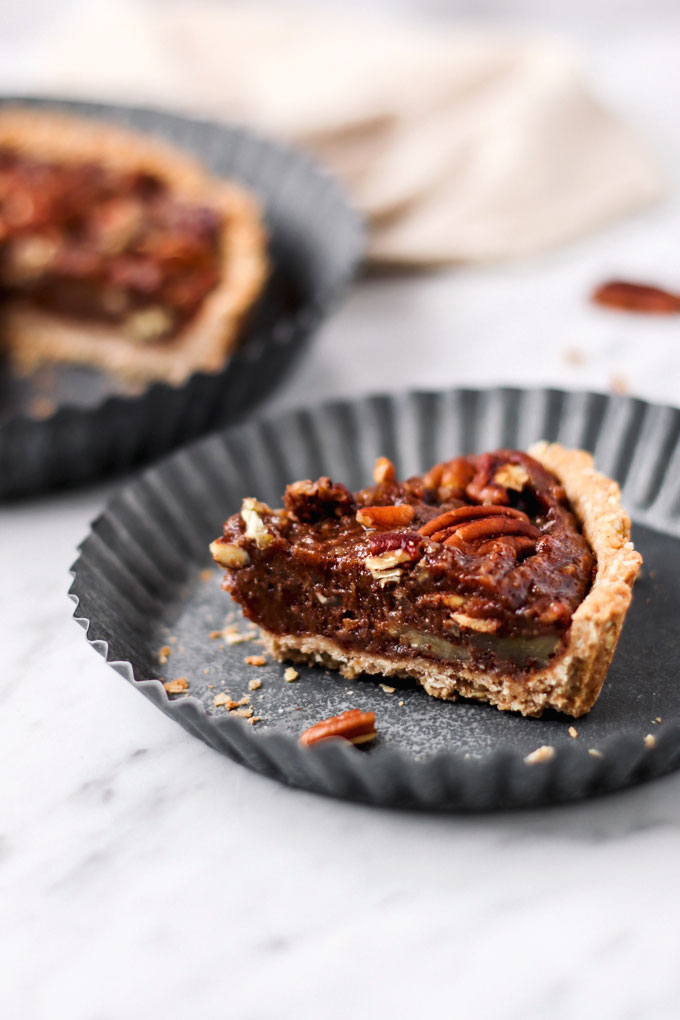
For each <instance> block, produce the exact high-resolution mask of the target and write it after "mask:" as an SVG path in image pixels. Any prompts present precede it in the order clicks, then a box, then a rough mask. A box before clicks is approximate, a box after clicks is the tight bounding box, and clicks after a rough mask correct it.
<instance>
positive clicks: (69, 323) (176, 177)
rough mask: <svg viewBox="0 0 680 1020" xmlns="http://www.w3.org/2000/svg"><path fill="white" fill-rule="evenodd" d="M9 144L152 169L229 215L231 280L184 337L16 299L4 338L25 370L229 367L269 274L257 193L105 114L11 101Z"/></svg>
mask: <svg viewBox="0 0 680 1020" xmlns="http://www.w3.org/2000/svg"><path fill="white" fill-rule="evenodd" d="M0 145H9V146H12V147H13V148H16V149H17V150H19V151H20V152H24V153H26V154H27V155H31V156H34V157H36V158H37V159H46V160H55V161H58V162H69V161H77V162H82V161H85V160H93V161H96V162H98V163H103V164H104V165H106V166H109V167H111V168H113V169H117V170H125V171H130V170H147V171H149V172H150V173H153V174H156V175H157V176H159V177H160V178H161V179H162V180H164V181H165V182H166V183H167V184H168V187H169V189H170V190H171V191H172V192H173V194H175V195H176V196H177V197H179V198H184V199H186V200H187V201H195V202H200V203H202V204H204V205H208V206H210V207H212V208H214V209H215V210H217V212H219V213H220V214H221V215H222V216H223V217H224V219H225V229H224V231H223V238H222V259H221V282H220V283H219V285H218V286H217V287H216V288H215V289H214V290H213V291H211V293H210V294H209V295H208V297H207V298H206V299H205V301H204V302H203V304H202V305H201V308H200V309H199V311H198V313H197V314H196V316H194V318H193V319H192V320H191V323H190V324H189V325H188V326H186V327H185V328H184V329H183V330H182V331H181V332H180V333H179V334H178V335H177V336H176V337H173V338H170V339H169V340H165V341H162V342H157V343H154V344H147V345H142V344H140V343H135V342H134V341H133V340H131V339H130V338H129V337H126V336H124V335H123V334H122V333H121V332H120V330H118V329H116V328H115V327H112V326H108V325H102V324H92V323H81V322H78V321H76V320H75V319H73V320H71V319H66V318H62V317H57V316H56V315H50V314H49V313H46V312H43V311H40V310H38V309H36V308H32V307H31V306H30V305H28V304H25V303H22V302H19V301H16V302H14V301H10V302H7V303H6V304H5V305H4V307H3V317H2V343H3V345H4V346H5V347H7V348H8V349H9V351H10V354H11V357H12V360H13V362H14V363H15V364H16V365H17V366H18V367H19V369H20V370H22V371H31V370H32V369H33V368H35V367H36V366H37V365H38V364H40V363H41V362H45V361H67V362H77V363H81V364H89V365H94V366H96V367H98V368H101V369H104V370H106V371H110V372H114V373H115V374H116V375H119V376H122V377H124V378H126V379H130V380H133V381H141V382H147V381H152V380H164V381H166V382H170V383H175V384H178V383H181V382H183V381H184V380H185V379H186V378H187V376H189V375H190V374H191V373H193V372H197V371H204V372H216V371H218V370H219V369H220V368H222V367H223V365H224V362H225V360H226V358H227V357H228V355H229V353H230V352H231V350H232V349H233V348H234V346H235V344H236V342H237V339H238V334H239V329H240V326H241V323H242V321H243V318H244V316H245V314H246V313H247V312H248V310H249V309H250V307H251V306H252V304H253V302H254V301H255V299H256V298H257V296H258V294H259V293H260V291H261V289H262V286H263V284H264V280H265V278H266V275H267V256H266V235H265V231H264V227H263V225H262V221H261V216H260V210H259V208H258V206H257V203H256V201H255V199H254V198H253V197H252V196H251V195H250V194H249V193H248V192H247V191H245V190H244V189H243V188H241V187H239V186H238V185H236V184H233V183H232V182H230V181H222V180H217V179H216V178H212V177H209V176H207V175H206V174H205V172H204V171H203V170H202V168H201V167H200V165H199V164H198V163H197V162H195V161H194V160H193V159H192V158H191V157H189V156H187V155H185V154H184V153H182V152H180V151H179V150H177V149H175V148H174V147H173V146H171V145H169V144H166V143H163V142H160V141H157V140H154V139H149V138H145V137H143V136H142V135H138V134H135V133H133V132H131V131H127V130H125V129H124V128H121V127H118V126H117V125H113V124H106V123H103V122H99V121H90V120H86V119H78V118H74V117H69V116H65V115H62V114H56V113H45V112H40V111H33V110H25V109H14V108H11V109H10V108H8V109H6V110H3V111H2V112H1V113H0Z"/></svg>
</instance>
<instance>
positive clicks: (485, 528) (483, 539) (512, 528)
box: [418, 506, 541, 555]
mask: <svg viewBox="0 0 680 1020" xmlns="http://www.w3.org/2000/svg"><path fill="white" fill-rule="evenodd" d="M418 534H420V535H423V536H425V537H426V538H430V539H431V540H432V541H433V542H442V543H443V544H444V545H447V546H453V545H461V544H467V545H470V544H474V543H477V542H478V543H481V545H480V546H479V547H478V552H487V551H489V550H488V549H487V548H485V544H486V543H488V542H491V541H493V540H495V539H498V538H508V539H510V542H511V546H512V548H513V549H514V551H515V554H516V555H519V554H525V553H528V552H533V550H534V547H535V543H536V539H538V538H540V537H541V532H540V530H539V529H538V528H537V527H536V526H535V525H534V524H532V523H531V521H530V520H529V518H528V517H527V515H526V514H525V513H523V512H522V511H521V510H515V509H514V507H509V506H461V507H457V508H456V509H455V510H447V511H446V513H443V514H440V515H439V516H438V517H435V518H433V520H431V521H428V522H427V524H424V525H423V526H422V528H420V530H419V532H418ZM518 539H520V540H522V541H521V543H520V542H518Z"/></svg>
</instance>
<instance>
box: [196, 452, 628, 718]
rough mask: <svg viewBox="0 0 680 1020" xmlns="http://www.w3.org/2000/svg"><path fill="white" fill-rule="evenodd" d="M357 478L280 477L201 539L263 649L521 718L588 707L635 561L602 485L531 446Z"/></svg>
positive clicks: (579, 465)
mask: <svg viewBox="0 0 680 1020" xmlns="http://www.w3.org/2000/svg"><path fill="white" fill-rule="evenodd" d="M374 479H375V484H374V485H372V486H370V487H369V488H366V489H363V490H361V491H359V492H356V493H352V492H350V491H349V490H348V489H347V488H346V487H345V486H344V485H342V484H340V483H337V482H332V481H331V479H330V478H325V477H324V478H319V479H318V480H317V481H310V480H305V481H300V482H295V483H293V484H291V485H289V486H288V488H287V489H286V492H285V494H284V500H283V503H284V505H283V508H281V509H277V510H272V509H270V507H268V506H267V505H266V504H264V503H260V502H258V501H257V500H255V499H252V498H250V499H246V500H244V505H243V507H242V510H241V512H240V513H237V514H234V516H233V517H230V518H229V519H228V520H227V521H226V522H225V525H224V532H223V535H222V537H221V538H219V539H217V540H216V541H215V542H213V543H212V545H211V551H212V554H213V557H214V559H215V560H216V561H217V562H218V563H221V564H222V565H224V566H226V574H225V578H224V583H223V587H224V588H225V590H226V591H228V592H229V593H230V594H231V596H232V598H233V599H234V600H235V601H236V602H238V603H239V604H240V605H241V606H242V608H243V612H244V613H245V615H246V616H247V617H248V618H249V619H250V620H252V621H253V622H254V623H256V624H258V625H259V626H260V627H261V628H262V630H263V634H264V637H265V641H266V643H267V644H268V647H269V649H270V651H271V652H272V654H273V655H274V656H275V657H276V658H278V659H280V660H292V661H294V662H309V663H320V664H322V665H323V666H330V667H334V668H338V669H340V670H341V672H342V673H343V674H344V675H345V676H347V677H349V678H351V677H355V676H357V675H359V674H361V673H373V674H379V675H381V676H403V677H412V678H415V679H416V680H418V681H419V682H420V683H421V684H422V686H423V687H424V688H425V690H426V691H427V692H428V693H429V694H431V695H433V696H434V697H438V698H446V699H455V698H456V697H457V696H459V695H462V696H464V697H469V698H476V699H479V700H481V701H487V702H490V703H491V704H493V705H496V706H497V707H498V708H501V709H511V710H515V711H519V712H522V713H523V714H524V715H534V716H535V715H540V714H541V712H542V711H543V710H544V709H546V708H554V709H558V710H559V711H562V712H566V713H568V714H569V715H572V716H579V715H582V714H583V713H584V712H587V711H588V710H589V709H590V708H591V707H592V705H593V704H594V702H595V700H596V699H597V696H598V694H599V692H600V689H601V687H602V684H603V682H604V678H605V675H606V672H607V669H608V668H609V664H610V662H611V659H612V656H613V654H614V650H615V648H616V643H617V640H618V636H619V632H620V630H621V626H622V624H623V620H624V617H625V614H626V611H627V609H628V606H629V604H630V600H631V591H632V587H633V583H634V581H635V577H636V576H637V573H638V570H639V567H640V563H641V558H640V556H639V554H638V553H637V552H636V551H635V550H634V549H633V546H632V543H631V542H630V521H629V519H628V516H627V515H626V513H625V511H624V510H623V509H622V507H621V504H620V498H619V490H618V486H617V485H616V483H615V482H613V481H611V480H609V479H607V478H605V477H604V476H603V475H601V474H599V473H598V472H596V471H595V470H594V468H593V463H592V458H591V457H590V455H589V454H587V453H585V452H583V451H580V450H566V449H564V448H563V447H561V446H559V445H557V444H552V445H550V444H547V443H538V444H536V445H535V446H534V447H532V449H531V451H530V453H529V454H527V453H522V452H519V451H517V450H497V451H495V452H493V453H485V454H482V455H481V456H470V457H456V458H454V459H453V460H450V461H447V462H445V463H442V464H437V465H435V466H434V467H433V468H431V469H430V470H429V471H428V472H426V474H424V475H422V476H415V477H413V478H408V479H406V480H405V481H398V480H397V478H396V472H395V471H394V467H393V466H392V465H390V463H389V462H386V459H385V458H381V459H380V461H379V462H378V465H377V468H376V471H375V474H374ZM255 517H256V518H257V520H255Z"/></svg>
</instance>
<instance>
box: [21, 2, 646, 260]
mask: <svg viewBox="0 0 680 1020" xmlns="http://www.w3.org/2000/svg"><path fill="white" fill-rule="evenodd" d="M27 81H28V82H29V83H30V85H31V86H32V87H34V88H35V89H39V90H41V91H46V92H57V93H62V94H66V95H69V94H70V95H81V96H86V97H92V96H97V97H104V98H116V99H122V100H128V101H130V100H131V101H135V102H147V103H148V102H150V103H154V104H157V105H158V104H160V105H170V106H175V107H180V108H182V109H185V110H187V109H188V110H191V111H199V112H202V113H206V114H208V115H210V116H214V117H215V116H216V117H222V118H227V119H237V120H240V121H243V122H245V123H247V124H250V125H253V126H255V127H258V128H261V129H263V130H265V131H267V132H269V133H271V134H273V135H276V136H278V137H281V138H284V139H289V140H293V141H295V142H298V143H301V144H303V145H305V146H307V147H309V148H311V149H313V150H314V151H315V152H316V153H317V154H318V155H319V156H320V157H321V158H322V159H323V160H325V161H326V162H327V163H328V164H329V165H330V166H331V167H332V168H333V169H334V170H335V172H336V173H337V174H338V175H339V176H340V177H341V178H342V179H343V180H344V182H345V184H346V185H347V187H348V189H349V191H350V193H351V195H352V197H353V199H354V202H355V203H356V205H357V206H358V207H359V208H360V209H361V210H362V212H363V213H364V214H365V215H366V217H367V219H368V222H369V226H370V236H369V257H370V258H372V259H374V260H377V261H380V262H388V263H403V264H433V263H447V262H482V261H486V260H493V259H503V258H512V257H516V256H523V255H528V254H531V253H534V252H539V251H542V250H544V249H547V248H550V247H552V246H554V245H557V244H560V243H561V242H564V241H567V240H569V239H571V238H574V237H576V236H578V235H580V234H584V233H586V232H587V231H589V230H592V229H594V228H596V227H598V226H600V225H601V224H603V223H605V222H606V221H607V220H611V219H613V218H614V217H616V216H619V215H622V214H624V213H627V212H629V211H631V210H634V209H636V208H639V207H641V206H643V205H644V204H645V203H647V202H649V201H650V200H652V199H654V198H655V197H657V196H658V195H659V194H660V190H661V187H660V179H659V174H658V171H657V169H656V167H655V165H654V163H653V161H652V160H651V159H650V157H649V155H648V154H647V152H646V150H645V147H644V145H643V144H642V143H641V141H640V140H639V139H638V138H636V137H635V135H634V134H633V133H632V132H631V131H630V130H629V129H628V127H627V126H626V125H625V124H623V123H622V122H621V121H620V120H619V119H618V118H617V117H616V116H615V115H613V114H612V113H611V112H609V111H608V110H606V109H605V108H604V107H603V106H602V105H600V103H599V102H598V101H597V99H596V98H595V97H594V96H593V95H592V94H591V93H590V91H589V90H588V88H587V87H586V85H585V84H584V82H583V80H582V77H581V69H580V67H579V65H578V61H577V59H576V57H575V56H574V54H573V53H572V51H571V50H570V49H569V48H568V47H566V46H565V45H563V44H562V43H561V42H559V41H558V40H556V39H554V38H551V37H546V36H540V37H537V36H530V35H527V34H526V33H524V34H517V33H509V32H502V31H499V30H496V29H492V28H484V29H473V28H469V27H454V26H449V25H436V26H433V25H432V24H431V23H429V24H425V23H403V22H402V23H400V22H395V21H394V20H393V19H389V20H388V19H384V18H378V17H375V16H373V17H369V16H365V15H362V14H360V13H354V14H351V15H349V14H344V13H341V12H340V11H339V10H338V9H333V8H331V9H328V10H320V9H319V8H318V7H317V8H304V7H299V6H291V5H288V4H286V5H276V6H263V5H261V4H257V3H249V4H247V5H246V4H227V5H213V4H205V3H198V2H196V3H187V4H180V5H177V4H173V5H156V6H147V5H145V4H144V3H143V2H142V0H99V2H98V3H95V4H91V3H89V2H86V3H84V4H83V5H82V6H80V7H78V8H76V9H75V10H74V11H72V12H71V13H70V14H69V15H68V16H66V17H65V18H64V19H63V20H62V22H61V23H60V24H59V25H57V27H56V29H55V30H54V31H53V32H52V33H51V34H50V36H49V38H48V39H46V40H45V41H44V42H43V43H42V44H41V45H38V46H37V47H36V48H35V50H34V52H33V56H32V61H31V64H30V67H29V68H28V74H27Z"/></svg>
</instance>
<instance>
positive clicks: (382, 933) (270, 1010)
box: [0, 4, 680, 1020]
mask: <svg viewBox="0 0 680 1020" xmlns="http://www.w3.org/2000/svg"><path fill="white" fill-rule="evenodd" d="M629 7H630V5H628V7H627V8H626V9H627V10H628V14H630V10H629ZM644 9H645V8H644V6H643V5H642V4H639V5H638V14H639V18H638V21H637V22H636V23H635V25H634V27H633V28H631V27H630V25H628V27H626V28H624V29H616V30H614V29H613V17H614V15H612V33H611V35H612V36H613V38H610V37H609V36H610V33H608V32H604V33H603V32H601V31H600V30H598V32H593V33H592V34H591V35H589V36H588V37H587V39H585V42H586V45H587V49H588V55H589V58H590V61H591V65H592V69H593V74H594V75H595V77H596V78H597V79H598V80H599V84H600V87H601V89H602V91H603V92H604V93H605V94H607V95H608V96H609V97H610V99H611V100H612V101H613V102H616V103H617V104H618V105H620V106H621V108H622V109H627V110H628V111H629V115H630V116H631V117H633V119H635V120H636V121H637V122H638V123H639V124H640V125H642V126H643V128H644V129H645V130H647V132H648V134H649V136H650V138H651V139H652V141H653V143H654V144H655V145H656V146H657V149H658V151H659V153H660V156H661V158H662V159H663V160H664V163H665V165H666V167H667V170H668V178H669V183H670V186H671V192H674V197H672V198H671V199H670V200H669V202H668V203H667V204H666V205H664V206H663V207H659V208H658V209H657V210H653V211H650V212H649V213H648V214H646V215H644V216H641V217H639V218H638V219H637V220H635V221H629V222H628V223H625V224H621V225H619V226H618V227H616V228H613V229H611V230H609V231H606V232H604V233H602V234H600V235H599V236H598V237H595V238H592V239H590V240H588V241H586V242H583V243H581V244H579V245H574V246H572V247H571V248H570V249H568V250H564V251H562V252H560V253H558V254H555V255H554V256H551V257H550V258H547V259H545V260H542V261H540V262H536V263H535V264H532V265H526V264H525V265H521V266H516V267H495V268H492V269H488V270H475V271H467V270H466V271H462V270H461V271H459V272H452V273H444V274H439V275H434V276H423V277H420V278H417V279H408V278H402V279H398V280H387V279H383V280H372V281H367V282H364V283H362V284H360V285H359V286H357V287H356V288H355V290H354V292H353V293H352V295H351V296H350V298H349V300H348V301H347V302H346V303H345V305H344V306H343V308H342V309H341V310H340V311H339V312H338V314H337V315H336V316H335V318H334V319H333V321H332V322H330V323H329V324H328V325H327V327H326V328H325V329H324V331H323V333H322V335H321V336H320V337H319V338H318V342H317V343H316V344H315V346H314V349H313V352H312V354H311V355H310V357H309V359H308V361H307V362H306V364H305V365H304V366H303V367H302V368H301V370H300V371H299V372H298V374H297V375H296V377H295V378H294V379H292V380H291V381H290V382H289V383H288V384H287V385H286V386H285V387H284V389H283V390H282V391H281V392H280V394H279V395H278V396H277V397H276V398H275V400H274V401H272V403H271V406H272V407H274V406H276V407H282V406H288V405H292V404H295V403H298V402H300V401H301V400H302V399H306V398H307V397H308V396H309V395H310V394H313V395H315V396H318V397H319V398H321V397H323V396H325V395H328V394H347V393H358V392H360V391H365V390H369V389H380V388H390V387H394V386H405V385H407V384H417V385H423V386H440V385H446V384H456V383H461V382H465V383H479V382H481V381H482V380H485V381H493V382H495V381H499V382H515V383H519V384H526V383H534V382H535V383H552V384H556V385H566V386H574V387H581V386H586V387H594V388H598V389H607V388H608V387H609V386H610V385H611V382H612V379H613V378H614V377H617V378H618V379H619V380H623V381H624V382H625V383H626V385H627V386H628V387H629V388H630V389H631V390H632V391H633V392H636V393H638V394H640V395H643V396H647V397H650V398H654V399H659V400H664V401H668V402H672V403H676V404H677V403H679V402H680V327H679V326H678V323H677V322H676V321H675V320H672V321H653V320H646V319H645V320H636V319H626V318H624V317H620V316H617V315H611V314H605V313H603V312H598V311H597V310H595V309H593V308H591V307H590V306H589V305H588V304H587V302H586V300H585V295H586V293H587V292H588V289H589V288H590V287H591V285H592V284H593V283H595V282H597V281H599V280H600V279H602V278H603V277H606V276H608V275H609V274H610V273H613V272H616V273H619V272H621V273H623V272H627V273H631V274H634V275H636V276H647V275H648V276H649V277H651V278H652V279H653V280H658V281H663V280H666V281H667V282H668V283H669V284H675V285H676V286H677V284H678V276H679V271H678V268H677V267H678V237H679V236H680V230H679V227H680V202H679V200H678V194H680V132H679V130H678V127H677V112H676V111H677V95H678V84H679V79H678V66H679V65H680V33H679V32H678V30H677V29H678V23H674V24H671V25H670V26H666V27H665V28H663V27H662V28H659V27H658V26H657V27H656V28H651V29H647V28H645V27H644V24H643V21H642V13H643V12H644ZM610 10H612V11H613V10H614V8H613V6H610ZM668 11H669V12H670V11H671V7H670V5H669V7H668ZM671 29H673V31H671ZM583 34H584V35H587V33H583ZM414 341H416V342H415V343H414ZM575 349H576V350H578V351H580V353H581V361H580V363H578V364H574V363H573V362H574V358H573V357H572V358H567V357H566V353H565V352H566V351H568V350H575ZM110 491H111V487H110V486H100V487H97V488H92V489H89V490H86V491H83V492H75V493H69V494H67V495H59V496H55V497H49V498H44V499H39V500H34V501H27V502H25V503H22V504H20V505H12V506H8V507H4V508H2V509H1V510H0V563H2V565H3V578H4V583H3V584H2V586H1V588H0V619H1V620H2V642H1V644H0V648H1V653H0V654H1V657H2V670H1V671H0V701H1V703H2V710H1V711H0V789H1V790H2V796H1V797H0V1016H2V1017H6V1018H8V1020H62V1018H63V1020H138V1018H139V1020H157V1018H159V1020H160V1018H163V1020H175V1018H177V1020H185V1018H190V1020H215V1018H222V1017H229V1018H232V1017H233V1018H239V1020H241V1018H244V1020H251V1018H252V1020H259V1018H267V1020H269V1018H276V1020H278V1018H289V1017H290V1018H292V1017H314V1018H318V1017H328V1018H336V1017H337V1018H341V1017H346V1016H348V1015H350V1016H359V1017H363V1016H369V1015H370V1016H377V1017H390V1018H392V1017H395V1018H397V1017H399V1018H400V1017H412V1016H424V1017H430V1016H433V1017H435V1016H436V1017H439V1016H456V1017H481V1018H503V1020H506V1018H507V1020H545V1018H548V1020H562V1018H569V1020H571V1018H577V1017H578V1018H584V1017H597V1018H598V1020H614V1018H616V1020H636V1018H642V1017H644V1018H646V1020H648V1018H651V1020H656V1018H663V1020H665V1018H668V1020H671V1018H675V1017H677V1016H678V1011H679V1009H680V1006H679V1005H678V1003H679V1001H680V973H679V970H678V960H679V959H680V935H679V934H678V923H677V916H678V907H679V906H680V894H679V893H678V891H677V870H678V860H679V859H680V774H679V775H674V776H671V777H669V778H667V779H664V780H661V781H658V782H655V783H652V784H649V785H647V786H645V787H642V788H639V789H636V790H633V791H629V792H626V793H623V794H620V795H617V796H614V797H610V798H608V799H605V800H601V801H598V802H596V803H595V802H593V803H586V804H582V805H578V806H573V807H568V808H559V809H552V810H544V811H540V812H536V813H522V814H514V815H491V816H487V817H481V818H476V817H428V816H420V815H412V814H405V813H394V812H387V811H376V810H370V809H367V808H363V807H357V806H354V805H351V804H344V803H336V802H333V801H327V800H324V799H321V798H318V797H315V796H311V795H307V794H303V793H299V792H294V791H291V790H288V789H284V788H282V787H279V786H278V785H276V784H275V783H273V782H270V781H268V780H264V779H262V778H260V777H259V776H256V775H252V774H250V773H249V772H247V771H245V770H244V769H241V768H239V767H238V766H236V765H233V764H232V763H230V762H229V761H227V760H225V759H223V758H222V757H220V756H219V755H217V754H216V753H215V752H213V751H211V750H210V749H209V748H207V747H204V746H203V745H202V744H201V743H199V742H198V741H196V740H194V739H193V738H191V737H190V736H189V735H187V734H185V733H184V732H183V731H182V730H181V729H180V728H179V727H177V726H176V725H175V724H174V723H172V722H171V721H170V720H168V719H166V718H165V717H164V716H162V715H161V714H160V713H159V712H158V711H157V710H156V709H154V708H153V707H152V706H151V705H150V704H149V703H148V702H146V700H145V699H143V698H141V697H140V696H139V695H138V694H137V693H136V692H135V691H134V690H133V689H132V688H131V687H129V686H128V685H127V684H125V683H123V682H122V680H121V679H120V677H118V676H117V675H116V674H115V673H114V672H113V671H112V670H111V669H109V668H108V667H107V666H106V665H105V664H104V663H103V661H101V660H100V659H99V658H98V657H97V656H96V655H95V654H94V652H93V651H92V650H91V649H90V648H89V647H88V646H87V645H86V643H85V641H84V640H83V637H82V634H81V632H80V631H79V629H78V628H77V627H76V626H75V625H74V624H73V623H72V622H71V620H70V616H71V611H72V606H71V604H70V602H69V601H68V599H67V597H66V590H67V587H68V576H67V570H68V566H69V564H70V562H71V561H72V560H73V558H74V555H75V547H76V544H77V542H78V541H79V540H80V539H81V538H82V537H83V535H84V533H85V531H86V529H87V525H88V522H89V521H90V520H91V519H92V518H93V517H94V516H95V515H96V514H97V513H98V511H99V510H100V508H101V507H102V505H103V503H104V501H105V499H106V497H107V496H108V494H109V492H110Z"/></svg>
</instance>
